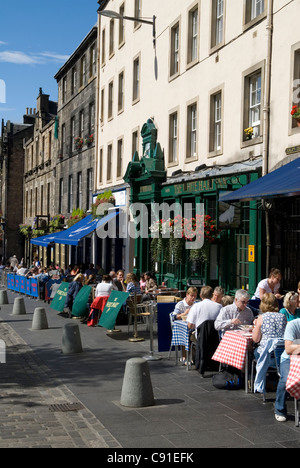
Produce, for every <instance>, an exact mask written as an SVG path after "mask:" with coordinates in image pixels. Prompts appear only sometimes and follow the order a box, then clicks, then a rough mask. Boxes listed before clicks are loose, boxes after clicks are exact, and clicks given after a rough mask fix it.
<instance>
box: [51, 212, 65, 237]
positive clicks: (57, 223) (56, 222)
mask: <svg viewBox="0 0 300 468" xmlns="http://www.w3.org/2000/svg"><path fill="white" fill-rule="evenodd" d="M64 223H65V217H64V216H63V215H62V214H58V215H56V216H53V218H50V222H49V232H50V233H53V232H57V231H61V230H62V229H63V226H64Z"/></svg>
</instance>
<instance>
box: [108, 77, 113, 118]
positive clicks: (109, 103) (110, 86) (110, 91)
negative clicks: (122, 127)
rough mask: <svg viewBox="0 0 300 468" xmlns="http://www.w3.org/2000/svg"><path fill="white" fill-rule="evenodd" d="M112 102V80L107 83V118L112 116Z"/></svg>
mask: <svg viewBox="0 0 300 468" xmlns="http://www.w3.org/2000/svg"><path fill="white" fill-rule="evenodd" d="M113 103H114V82H113V81H111V82H110V83H109V84H108V114H107V117H108V119H112V117H113Z"/></svg>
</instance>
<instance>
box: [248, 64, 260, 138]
mask: <svg viewBox="0 0 300 468" xmlns="http://www.w3.org/2000/svg"><path fill="white" fill-rule="evenodd" d="M260 119H261V72H260V71H259V72H258V73H255V74H254V75H252V76H251V77H250V78H249V127H252V128H253V136H254V137H257V136H259V135H260Z"/></svg>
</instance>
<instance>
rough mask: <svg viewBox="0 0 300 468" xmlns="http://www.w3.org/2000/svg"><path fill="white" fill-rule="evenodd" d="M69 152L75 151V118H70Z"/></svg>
mask: <svg viewBox="0 0 300 468" xmlns="http://www.w3.org/2000/svg"><path fill="white" fill-rule="evenodd" d="M71 151H72V153H73V151H75V117H72V118H71Z"/></svg>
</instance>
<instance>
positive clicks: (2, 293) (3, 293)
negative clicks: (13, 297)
mask: <svg viewBox="0 0 300 468" xmlns="http://www.w3.org/2000/svg"><path fill="white" fill-rule="evenodd" d="M4 304H8V297H7V290H6V289H1V290H0V305H4Z"/></svg>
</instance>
